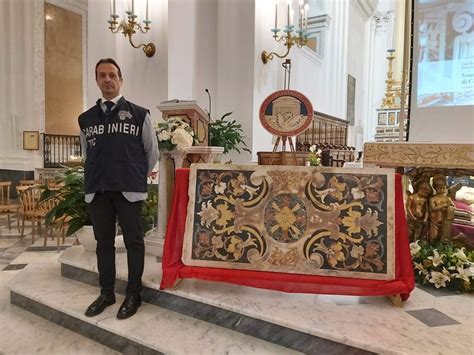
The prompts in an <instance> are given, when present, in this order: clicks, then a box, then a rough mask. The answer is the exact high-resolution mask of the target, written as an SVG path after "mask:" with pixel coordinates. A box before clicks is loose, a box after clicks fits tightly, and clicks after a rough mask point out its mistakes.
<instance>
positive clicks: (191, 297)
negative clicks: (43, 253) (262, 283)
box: [59, 246, 380, 355]
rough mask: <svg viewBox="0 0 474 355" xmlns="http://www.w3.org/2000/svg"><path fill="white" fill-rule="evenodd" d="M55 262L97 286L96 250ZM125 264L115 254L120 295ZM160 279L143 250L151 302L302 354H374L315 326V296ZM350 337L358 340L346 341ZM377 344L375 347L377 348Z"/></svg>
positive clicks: (75, 250) (76, 250)
mask: <svg viewBox="0 0 474 355" xmlns="http://www.w3.org/2000/svg"><path fill="white" fill-rule="evenodd" d="M59 261H60V262H61V275H62V276H63V277H67V278H70V279H73V280H76V281H80V282H84V283H86V284H88V285H91V286H95V287H98V272H97V265H96V257H95V254H94V253H90V252H85V251H84V250H83V249H82V248H81V247H80V246H79V247H72V248H70V249H68V250H66V251H64V252H63V253H62V254H61V256H60V258H59ZM126 264H127V261H126V254H117V256H116V268H117V280H116V283H115V291H116V292H117V293H119V294H124V293H125V288H126V279H127V267H126ZM160 281H161V263H160V262H159V260H157V259H156V258H155V257H152V256H150V255H146V257H145V270H144V274H143V286H144V287H143V291H142V299H143V300H144V301H146V302H148V303H150V304H153V305H156V306H158V307H161V308H165V309H168V310H171V311H174V312H177V313H180V314H182V315H185V316H190V317H193V318H196V319H199V320H202V321H206V322H209V323H212V324H215V325H218V326H221V327H225V328H228V329H230V330H234V331H236V332H239V333H243V334H245V335H250V336H252V337H255V338H258V339H261V340H265V341H267V342H270V343H274V344H277V345H280V346H283V347H285V348H288V349H292V350H295V351H298V352H303V353H306V354H313V353H321V354H323V353H324V354H344V355H355V354H357V355H361V354H372V353H373V352H372V351H373V350H372V349H370V347H369V349H367V350H362V349H366V346H367V345H366V344H363V343H361V342H360V341H357V340H356V341H352V339H349V338H348V337H347V336H346V335H344V334H340V333H339V332H338V331H336V332H335V333H334V334H330V333H328V332H327V331H321V329H318V328H320V326H321V325H322V324H323V323H321V321H320V320H318V318H319V315H320V313H319V312H316V313H314V314H313V315H314V318H312V316H311V313H312V312H311V311H314V298H313V297H314V296H313V295H298V294H294V295H289V294H287V293H282V292H276V291H270V290H260V289H254V288H251V287H241V286H237V285H228V284H223V283H211V282H205V281H199V280H183V282H182V283H181V284H180V285H179V287H178V288H177V289H176V290H171V289H168V290H165V291H161V290H159V285H160ZM307 302H309V303H307ZM325 306H327V304H325ZM308 307H309V308H308ZM325 308H326V307H325ZM282 311H283V312H282ZM302 312H303V313H302ZM328 312H329V313H331V314H333V313H332V312H331V311H330V310H328ZM303 314H305V315H306V317H305V316H303ZM308 315H309V317H307V316H308ZM305 318H306V319H305ZM334 335H335V336H334ZM331 338H332V339H331ZM351 342H353V343H356V344H351V345H348V343H351ZM360 345H363V346H360ZM369 345H370V344H369ZM372 348H373V347H372ZM375 348H376V350H375V351H376V352H379V349H380V348H379V347H375Z"/></svg>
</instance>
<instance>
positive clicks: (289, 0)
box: [286, 0, 291, 27]
mask: <svg viewBox="0 0 474 355" xmlns="http://www.w3.org/2000/svg"><path fill="white" fill-rule="evenodd" d="M287 4H288V13H287V18H286V26H287V27H290V7H291V0H287Z"/></svg>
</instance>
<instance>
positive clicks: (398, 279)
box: [160, 169, 414, 300]
mask: <svg viewBox="0 0 474 355" xmlns="http://www.w3.org/2000/svg"><path fill="white" fill-rule="evenodd" d="M188 185H189V169H178V170H177V171H176V179H175V187H174V194H173V202H172V206H171V212H170V215H169V218H168V226H167V229H166V238H165V245H164V250H163V259H162V267H163V278H162V280H161V286H160V288H161V289H166V288H169V287H172V286H173V285H174V283H175V281H176V279H177V278H197V279H201V280H207V281H219V282H228V283H233V284H237V285H244V286H252V287H258V288H265V289H272V290H278V291H284V292H294V293H319V294H338V295H354V296H355V295H357V296H381V295H393V294H401V296H402V299H403V300H406V299H407V298H408V296H409V295H410V292H411V291H412V290H413V288H414V275H413V268H412V261H411V256H410V248H409V242H408V230H407V224H406V218H405V210H404V207H403V195H402V183H401V176H400V175H398V174H397V175H396V179H395V221H396V223H395V224H396V226H395V279H393V280H390V281H381V280H367V279H354V278H346V277H334V276H316V275H300V274H286V273H278V272H263V271H248V270H231V269H218V268H210V267H195V266H186V265H184V264H183V262H182V261H181V253H182V249H183V237H184V228H185V224H186V211H187V207H188Z"/></svg>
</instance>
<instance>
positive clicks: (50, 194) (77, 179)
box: [39, 166, 92, 236]
mask: <svg viewBox="0 0 474 355" xmlns="http://www.w3.org/2000/svg"><path fill="white" fill-rule="evenodd" d="M55 183H56V186H58V188H54V189H49V188H48V187H46V189H45V190H44V191H43V193H42V194H41V197H40V201H39V203H45V202H46V201H49V200H55V201H56V202H57V204H56V205H55V207H54V208H52V209H51V210H50V211H49V212H48V213H47V214H46V224H51V223H52V222H53V221H54V220H57V219H61V218H66V219H68V220H69V221H68V224H69V227H68V229H67V232H66V235H67V236H69V235H71V234H74V233H75V232H76V231H78V230H79V229H81V228H82V227H83V226H87V225H92V221H91V217H90V214H89V210H88V206H87V203H86V202H85V201H84V196H85V192H84V167H82V166H76V167H73V168H67V169H66V171H65V172H64V173H63V175H62V176H61V177H58V178H57V179H55Z"/></svg>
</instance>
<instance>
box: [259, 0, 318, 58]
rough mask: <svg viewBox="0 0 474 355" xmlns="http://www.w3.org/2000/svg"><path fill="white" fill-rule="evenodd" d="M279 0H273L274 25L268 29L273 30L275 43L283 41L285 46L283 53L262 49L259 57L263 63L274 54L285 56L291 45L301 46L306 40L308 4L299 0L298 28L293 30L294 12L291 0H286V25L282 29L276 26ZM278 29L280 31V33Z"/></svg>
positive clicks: (288, 52) (279, 56) (280, 56)
mask: <svg viewBox="0 0 474 355" xmlns="http://www.w3.org/2000/svg"><path fill="white" fill-rule="evenodd" d="M279 2H280V0H275V27H274V28H272V29H271V30H270V31H271V32H273V38H274V39H275V41H276V42H277V43H280V42H283V44H284V45H285V47H286V48H287V50H286V53H285V54H281V55H280V54H278V53H276V52H270V53H268V52H267V51H265V50H264V51H262V54H261V58H262V62H263V64H267V63H268V61H269V60H272V59H273V57H274V56H276V57H278V58H285V57H286V56H287V55H288V54H290V50H291V47H293V46H294V45H295V44H296V45H297V46H298V47H299V48H301V47H303V46H304V45H305V44H306V43H307V42H308V34H307V31H308V10H309V5H308V3H305V1H304V0H299V9H298V10H299V16H298V17H299V28H298V29H297V30H295V26H294V24H293V21H294V15H295V12H294V10H293V0H287V13H286V25H285V26H284V28H283V30H281V29H280V28H278V3H279ZM280 31H282V33H281V34H280Z"/></svg>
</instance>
